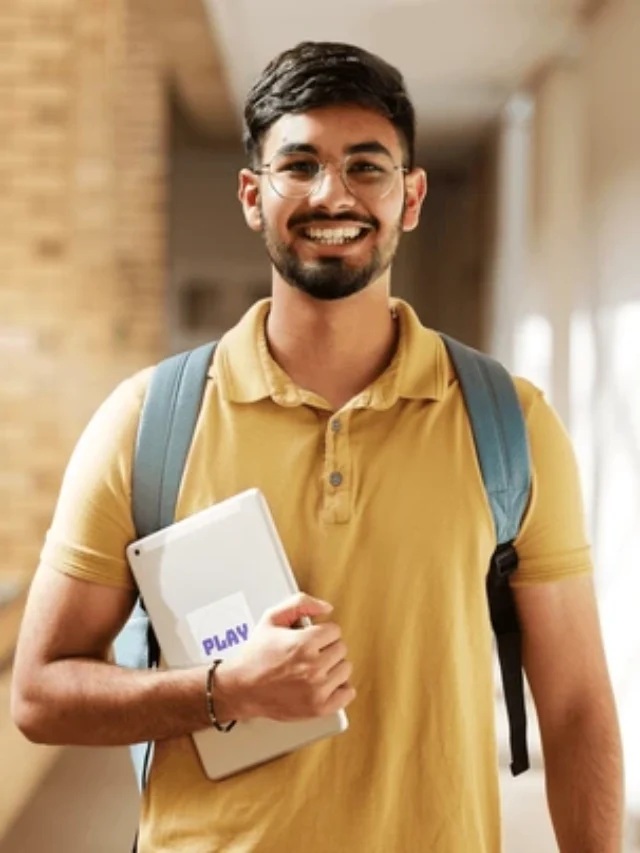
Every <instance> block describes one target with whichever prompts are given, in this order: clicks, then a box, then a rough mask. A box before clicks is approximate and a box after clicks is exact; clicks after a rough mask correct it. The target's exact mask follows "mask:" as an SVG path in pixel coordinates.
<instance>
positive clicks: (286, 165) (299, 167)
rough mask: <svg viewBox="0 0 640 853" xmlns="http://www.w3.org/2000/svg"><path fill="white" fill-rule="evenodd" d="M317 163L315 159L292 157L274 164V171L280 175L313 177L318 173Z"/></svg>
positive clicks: (303, 177) (302, 177) (301, 177)
mask: <svg viewBox="0 0 640 853" xmlns="http://www.w3.org/2000/svg"><path fill="white" fill-rule="evenodd" d="M318 169H319V165H318V163H317V162H316V161H315V160H307V159H293V160H286V161H284V162H281V163H278V164H277V165H276V169H275V171H276V172H277V173H278V174H281V175H288V176H290V177H294V178H299V179H309V178H315V176H316V175H317V174H318Z"/></svg>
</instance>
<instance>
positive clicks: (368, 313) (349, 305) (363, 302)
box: [266, 282, 397, 410]
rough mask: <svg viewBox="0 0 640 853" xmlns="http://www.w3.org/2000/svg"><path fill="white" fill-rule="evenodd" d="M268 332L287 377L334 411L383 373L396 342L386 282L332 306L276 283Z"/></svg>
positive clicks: (268, 337) (335, 302)
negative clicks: (320, 398) (315, 395)
mask: <svg viewBox="0 0 640 853" xmlns="http://www.w3.org/2000/svg"><path fill="white" fill-rule="evenodd" d="M266 331H267V340H268V343H269V348H270V350H271V354H272V356H273V358H274V359H275V361H276V362H277V363H278V364H279V365H280V367H281V368H282V369H283V370H284V371H285V373H286V374H287V375H288V376H289V377H290V378H291V379H292V380H293V382H295V383H296V384H297V385H299V386H300V387H301V388H304V389H305V390H307V391H312V392H314V393H316V394H318V395H320V396H321V397H323V398H324V399H325V400H326V401H327V402H328V403H329V405H330V406H331V407H332V408H333V409H335V410H337V409H340V408H342V406H344V405H345V403H347V402H348V401H349V400H351V399H352V398H353V397H355V396H356V395H357V394H359V393H360V392H361V391H363V390H364V389H365V388H366V387H367V386H368V385H370V384H371V382H373V381H374V380H375V379H376V378H377V377H378V376H379V375H380V374H381V373H382V372H383V371H384V370H385V368H386V367H387V366H388V364H389V362H390V360H391V358H392V356H393V353H394V351H395V348H396V344H397V340H396V338H397V333H396V323H395V322H394V318H393V316H392V313H391V310H390V305H389V289H388V282H374V283H372V284H371V285H369V287H367V288H366V289H365V290H363V291H361V292H360V293H358V294H355V295H354V296H351V297H349V298H347V299H340V300H335V301H330V302H322V301H319V300H316V299H312V298H311V297H309V296H307V295H306V294H304V293H302V292H300V291H297V290H295V289H294V288H292V287H290V286H289V285H288V284H286V283H284V282H282V283H274V288H273V300H272V304H271V310H270V312H269V315H268V318H267V327H266Z"/></svg>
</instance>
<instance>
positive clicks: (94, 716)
mask: <svg viewBox="0 0 640 853" xmlns="http://www.w3.org/2000/svg"><path fill="white" fill-rule="evenodd" d="M132 605H133V593H131V591H129V590H123V589H118V588H115V587H109V586H105V585H102V584H96V583H90V582H87V581H83V580H78V579H76V578H72V577H68V576H66V575H64V574H61V573H60V572H58V571H55V570H53V569H50V568H48V567H47V566H46V565H41V566H40V567H39V569H38V571H37V573H36V577H35V579H34V583H33V585H32V588H31V591H30V594H29V600H28V603H27V608H26V611H25V616H24V620H23V623H22V628H21V633H20V637H19V640H18V647H17V652H16V659H15V667H14V674H13V685H12V697H11V710H12V716H13V719H14V721H15V723H16V725H17V726H18V728H20V729H21V730H22V732H23V733H24V734H25V735H26V736H27V737H28V738H30V739H31V740H35V741H37V742H41V743H53V744H94V745H105V746H108V745H116V744H131V743H139V742H142V741H147V740H162V739H164V738H172V737H179V736H181V735H185V734H190V733H191V732H193V731H196V730H198V729H204V728H207V727H208V726H209V720H208V716H207V711H206V701H205V674H206V671H207V667H206V666H200V667H194V668H192V669H182V670H172V671H157V670H143V671H137V670H136V671H134V670H128V669H123V668H121V667H118V666H116V665H114V664H112V663H110V662H109V660H108V655H109V648H110V646H111V643H112V642H113V639H114V638H115V636H116V635H117V634H118V632H119V630H120V628H121V627H122V625H123V624H124V622H125V620H126V619H127V616H128V615H129V612H130V610H131V607H132ZM330 609H331V608H330V606H329V605H326V604H324V603H323V602H319V601H317V600H316V599H312V598H309V597H308V596H304V595H300V596H297V597H295V598H294V599H292V600H290V601H288V602H286V603H285V604H284V605H283V606H282V607H280V608H278V609H277V610H274V611H270V612H269V613H267V614H266V615H265V617H264V618H263V620H261V622H260V623H259V624H258V625H257V626H256V629H255V631H254V635H253V637H252V639H251V640H250V641H249V643H248V644H247V647H246V651H245V653H244V654H243V655H242V657H241V658H239V659H238V660H237V661H235V660H234V661H232V662H228V663H225V664H223V665H221V666H220V667H219V668H218V671H217V672H216V685H215V688H216V689H215V703H216V714H217V716H218V717H219V719H220V720H221V721H226V720H230V719H243V718H249V717H252V716H267V717H274V718H277V719H298V718H303V717H310V716H320V715H322V714H329V713H332V712H333V711H335V710H337V709H338V708H342V707H344V706H345V705H346V704H348V702H350V701H351V700H352V699H353V697H354V695H355V694H354V691H353V689H352V688H351V687H350V686H349V685H348V679H349V677H350V674H351V667H350V665H349V664H348V663H347V662H346V660H345V654H346V648H345V646H344V643H343V642H342V641H341V640H340V630H339V628H338V627H337V626H336V625H333V624H331V623H325V624H323V625H314V626H311V627H310V628H306V629H303V630H299V631H292V630H290V626H291V625H292V624H294V623H295V622H296V620H297V619H299V618H300V617H301V616H303V615H308V616H318V615H321V614H326V613H327V612H328V611H329V610H330ZM218 676H219V677H218Z"/></svg>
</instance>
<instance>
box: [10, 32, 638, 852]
mask: <svg viewBox="0 0 640 853" xmlns="http://www.w3.org/2000/svg"><path fill="white" fill-rule="evenodd" d="M245 118H246V143H247V149H248V154H249V158H250V167H249V168H247V169H244V170H243V171H242V173H241V175H240V191H239V195H240V201H241V204H242V208H243V211H244V215H245V219H246V221H247V224H248V225H249V227H250V228H251V229H252V230H254V231H256V232H257V233H261V234H262V235H263V237H264V240H265V244H266V248H267V252H268V254H269V258H270V260H271V265H272V283H273V296H272V299H271V300H270V301H265V302H262V303H259V304H257V305H256V306H254V307H253V308H252V309H251V310H250V311H249V312H248V314H247V315H246V316H245V317H244V318H243V319H242V320H241V322H240V323H239V325H238V326H236V327H235V328H234V329H232V330H231V331H230V332H229V333H228V334H226V335H225V336H224V338H223V340H222V342H221V343H220V345H219V348H218V350H217V353H216V356H215V359H214V362H213V365H212V367H211V370H210V378H209V381H208V383H207V388H206V392H205V398H204V403H203V409H202V413H201V416H200V422H199V428H198V431H197V433H196V437H195V440H194V444H193V446H192V452H191V455H190V458H189V460H188V464H187V468H186V471H185V475H184V479H183V483H182V491H181V495H180V500H179V506H178V517H184V516H187V515H189V514H191V513H194V512H197V511H198V510H200V509H203V508H204V507H206V506H209V505H210V504H212V503H213V502H215V501H219V500H221V499H224V498H226V497H229V496H231V495H233V494H235V493H237V492H239V491H241V490H243V489H245V488H248V487H251V486H257V487H259V488H260V489H262V490H263V492H264V493H265V495H266V497H267V499H268V501H269V504H270V506H271V509H272V511H273V514H274V516H275V520H276V523H277V526H278V528H279V530H280V533H281V535H282V537H283V540H284V544H285V547H286V550H287V552H288V555H289V558H290V560H291V563H292V565H293V566H294V569H295V572H296V575H297V579H298V583H299V585H300V588H301V589H302V590H304V591H305V594H303V595H301V596H300V597H298V598H296V599H294V600H291V601H288V602H285V603H283V605H282V607H280V608H278V609H277V610H274V611H272V612H269V613H268V614H266V616H265V617H264V618H263V620H262V621H261V622H260V624H259V625H258V627H257V628H256V630H255V633H254V635H253V637H252V639H251V640H250V642H249V643H248V644H247V646H246V647H245V652H244V654H243V655H242V656H241V657H240V658H238V659H237V660H234V661H231V662H227V663H223V664H222V665H221V666H220V667H219V668H218V670H217V672H216V679H215V684H214V702H215V709H216V713H217V716H218V718H219V719H220V720H221V721H227V720H232V719H238V720H243V719H249V718H251V717H254V716H262V717H271V718H274V719H280V720H295V719H299V718H304V717H309V716H313V715H321V714H325V713H328V712H331V711H333V710H335V709H338V708H344V707H346V706H349V717H350V728H349V730H348V732H346V733H345V734H344V735H341V736H340V737H337V738H331V739H328V740H325V741H323V742H321V743H318V744H316V745H313V746H311V747H307V748H305V749H302V750H300V751H298V752H296V753H294V754H292V755H289V756H286V757H284V758H281V759H279V760H276V761H273V762H270V763H268V764H265V765H263V766H261V767H258V768H257V769H254V770H250V771H247V772H245V773H241V774H239V775H237V776H235V777H233V778H230V779H228V780H226V781H223V782H217V783H214V782H211V781H209V780H207V779H206V778H205V776H204V775H203V773H202V770H201V767H200V765H199V762H198V759H197V756H196V753H195V751H194V747H193V743H192V741H191V739H190V737H189V735H190V734H191V733H192V732H194V731H195V730H198V729H203V728H205V727H207V726H208V725H209V718H208V715H207V708H206V703H205V675H206V668H205V667H196V668H193V669H192V670H186V671H185V670H183V671H173V672H157V671H139V672H134V671H127V670H123V669H120V668H118V667H116V666H114V665H112V664H111V663H110V662H108V651H109V648H110V645H111V643H112V641H113V639H114V637H115V636H116V635H117V633H118V632H119V630H120V628H121V627H122V625H123V623H124V622H125V620H126V618H127V616H128V614H129V611H130V609H131V606H132V603H133V601H134V596H135V591H134V588H133V582H132V579H131V575H130V572H129V569H128V567H127V564H126V560H125V547H126V545H127V544H128V543H129V542H130V541H131V540H132V539H133V538H134V529H133V525H132V520H131V506H130V474H131V456H132V446H133V442H134V438H135V433H136V428H137V423H138V416H139V411H140V406H141V401H142V399H143V396H144V393H145V388H146V386H147V383H148V380H149V374H150V371H145V372H143V373H141V374H139V375H137V376H135V377H133V378H132V379H131V380H129V381H126V382H124V383H123V384H122V385H121V386H120V387H119V388H118V389H117V390H116V391H115V392H114V394H113V395H112V396H111V397H110V398H109V399H108V400H107V401H106V402H105V403H104V404H103V406H102V407H101V409H100V410H99V411H98V413H97V414H96V415H95V417H94V419H93V420H92V422H91V424H90V425H89V427H88V428H87V430H86V432H85V434H84V436H83V437H82V439H81V441H80V442H79V444H78V447H77V449H76V451H75V453H74V456H73V458H72V461H71V463H70V465H69V468H68V471H67V474H66V477H65V480H64V484H63V488H62V492H61V495H60V499H59V503H58V507H57V510H56V514H55V518H54V521H53V524H52V527H51V530H50V532H49V534H48V537H47V541H46V544H45V547H44V551H43V555H42V562H41V566H40V568H39V569H38V572H37V575H36V578H35V581H34V584H33V588H32V591H31V596H30V600H29V604H28V607H27V611H26V614H25V620H24V628H23V634H22V637H23V639H22V640H21V642H20V643H19V648H18V652H17V657H16V664H15V682H14V693H13V713H14V717H15V720H16V722H17V724H18V725H19V726H20V728H21V729H22V730H23V731H24V732H25V734H26V735H27V736H28V737H30V738H32V739H33V740H36V741H41V742H48V743H74V744H103V745H109V744H129V743H135V742H139V741H146V740H154V741H156V742H157V747H156V753H155V758H154V761H153V765H152V768H151V774H150V783H149V786H148V788H147V790H146V792H145V796H144V802H143V813H142V823H141V834H140V846H139V849H140V850H141V851H142V853H147V851H174V850H175V851H180V853H222V851H225V853H226V851H229V853H230V851H234V853H258V851H260V853H276V851H284V850H293V849H296V848H297V847H298V846H300V845H303V847H304V849H305V850H306V851H307V853H344V851H358V853H360V851H362V853H364V851H366V853H417V851H433V853H436V851H438V853H498V851H499V850H500V849H501V843H500V821H499V795H498V781H497V767H496V743H495V735H494V723H493V713H494V706H493V684H492V652H491V634H490V625H489V619H488V616H487V604H486V594H485V575H486V571H487V566H488V564H489V559H490V556H491V554H492V552H493V549H494V546H495V538H494V531H493V523H492V519H491V517H490V513H489V510H488V507H487V503H486V498H485V493H484V489H483V484H482V481H481V478H480V475H479V472H478V466H477V461H476V456H475V452H474V448H473V442H472V438H471V435H470V431H469V423H468V419H467V415H466V410H465V407H464V403H463V401H462V397H461V393H460V391H459V388H458V384H457V382H456V380H455V377H454V374H453V371H452V368H451V366H450V364H449V361H448V358H447V355H446V351H445V349H444V347H443V344H442V342H441V340H440V338H439V337H438V336H437V335H436V334H435V333H434V332H433V331H430V330H428V329H426V328H424V327H423V326H421V324H420V323H419V321H418V319H417V317H416V316H415V314H414V313H413V311H412V310H411V308H410V307H409V306H408V305H407V304H405V303H403V302H400V301H398V300H391V298H390V285H391V281H390V271H391V264H392V261H393V257H394V254H395V251H396V248H397V245H398V241H399V239H400V236H401V234H402V232H404V231H411V230H412V229H413V228H415V226H416V225H417V223H418V218H419V215H420V209H421V205H422V202H423V200H424V197H425V193H426V177H425V174H424V172H423V171H422V170H421V169H419V168H416V166H415V164H414V114H413V109H412V106H411V104H410V102H409V99H408V97H407V95H406V92H405V89H404V85H403V81H402V78H401V76H400V75H399V74H398V72H397V71H396V70H395V69H393V68H391V67H389V66H388V65H387V64H386V63H384V62H382V61H381V60H380V59H378V58H376V57H374V56H372V55H370V54H368V53H366V52H364V51H362V50H360V49H357V48H354V47H350V46H345V45H335V44H311V43H306V44H302V45H300V46H298V47H297V48H295V49H294V50H291V51H288V52H286V53H285V54H283V55H282V56H280V57H278V58H277V59H276V60H274V61H273V62H272V63H271V64H270V65H269V67H268V68H267V69H266V70H265V72H264V73H263V75H262V77H261V78H260V80H259V81H258V82H257V84H256V85H255V86H254V88H253V90H252V91H251V92H250V94H249V97H248V101H247V105H246V111H245ZM517 387H518V393H519V397H520V400H521V404H522V407H523V410H524V413H525V415H526V419H527V425H528V430H529V438H530V445H531V454H532V464H533V489H532V493H531V498H530V502H529V506H528V509H527V513H526V517H525V519H524V523H523V526H522V530H521V533H520V536H519V538H518V540H517V543H516V544H517V548H518V552H519V556H520V567H519V570H518V573H517V575H516V580H515V581H514V588H515V591H516V597H517V605H518V608H519V613H520V618H521V622H522V627H523V633H524V653H525V664H526V670H527V675H528V679H529V682H530V684H531V687H532V690H533V694H534V698H535V701H536V705H537V709H538V713H539V718H540V723H541V729H542V737H543V743H544V753H545V764H546V776H547V787H548V794H549V804H550V809H551V814H552V817H553V821H554V825H555V828H556V833H557V838H558V844H559V847H560V849H561V851H562V853H619V851H620V844H621V841H620V834H621V829H620V828H621V822H622V819H621V810H622V806H621V755H620V745H619V737H618V728H617V722H616V714H615V710H614V704H613V700H612V693H611V688H610V684H609V679H608V675H607V670H606V665H605V660H604V655H603V649H602V643H601V638H600V631H599V625H598V618H597V613H596V605H595V601H594V594H593V587H592V581H591V563H590V556H589V549H588V546H587V542H586V539H585V533H584V529H583V513H582V507H581V499H580V495H579V488H578V477H577V474H576V470H575V464H574V460H573V456H572V452H571V449H570V446H569V442H568V439H567V437H566V435H565V433H564V431H563V429H562V428H561V426H560V425H559V423H558V420H557V418H556V417H555V415H554V414H553V412H552V411H551V409H550V408H549V406H548V405H547V404H546V403H545V401H544V400H543V398H542V396H541V394H540V393H539V392H538V391H537V390H536V389H535V388H533V387H532V386H531V385H530V384H528V383H527V382H524V381H518V383H517ZM301 615H307V616H310V617H312V619H313V620H315V622H314V624H313V625H312V626H311V627H308V628H304V629H302V630H297V631H292V630H290V626H292V625H293V624H294V623H295V622H296V620H297V619H298V618H299V617H300V616H301ZM27 638H28V639H27ZM356 691H357V692H356Z"/></svg>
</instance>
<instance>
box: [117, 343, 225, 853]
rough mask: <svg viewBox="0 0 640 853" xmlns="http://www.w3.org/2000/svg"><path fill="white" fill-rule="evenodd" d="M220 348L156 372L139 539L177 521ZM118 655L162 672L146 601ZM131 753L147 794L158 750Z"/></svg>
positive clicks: (140, 486)
mask: <svg viewBox="0 0 640 853" xmlns="http://www.w3.org/2000/svg"><path fill="white" fill-rule="evenodd" d="M215 348H216V344H215V343H208V344H205V345H203V346H201V347H198V348H197V349H195V350H191V351H189V352H185V353H180V354H178V355H174V356H171V357H170V358H167V359H165V360H164V361H162V362H160V364H159V365H158V366H157V367H156V369H155V370H154V372H153V376H152V377H151V381H150V383H149V388H148V390H147V394H146V396H145V400H144V403H143V406H142V411H141V414H140V422H139V425H138V436H137V440H136V446H135V452H134V459H133V471H132V480H131V492H132V494H131V509H132V515H133V521H134V526H135V529H136V537H137V538H138V539H141V538H142V537H143V536H148V535H149V534H151V533H155V531H156V530H160V529H161V528H163V527H168V526H169V525H170V524H172V523H173V522H174V520H175V510H176V504H177V501H178V493H179V490H180V483H181V481H182V473H183V471H184V466H185V463H186V460H187V455H188V453H189V448H190V447H191V441H192V438H193V433H194V430H195V426H196V422H197V420H198V415H199V413H200V407H201V403H202V397H203V394H204V389H205V385H206V381H207V374H208V370H209V366H210V364H211V360H212V358H213V354H214V352H215ZM114 652H115V658H116V662H117V663H118V664H120V665H121V666H127V667H131V668H134V669H145V668H147V667H148V668H153V667H157V666H158V663H159V661H160V647H159V646H158V640H157V639H156V635H155V632H154V631H153V628H152V627H151V622H150V620H149V617H148V616H147V612H146V610H145V607H144V602H143V601H142V599H141V598H138V600H137V601H136V604H135V607H134V609H133V611H132V613H131V616H130V617H129V620H128V621H127V623H126V625H125V626H124V628H123V629H122V631H121V632H120V634H119V635H118V637H117V638H116V640H115V642H114ZM130 753H131V759H132V761H133V766H134V771H135V775H136V780H137V782H138V787H139V789H140V791H143V790H144V787H145V785H146V781H147V776H148V772H149V768H150V766H151V761H152V758H153V744H152V743H139V744H133V745H132V746H131V747H130ZM134 849H135V847H134Z"/></svg>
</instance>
